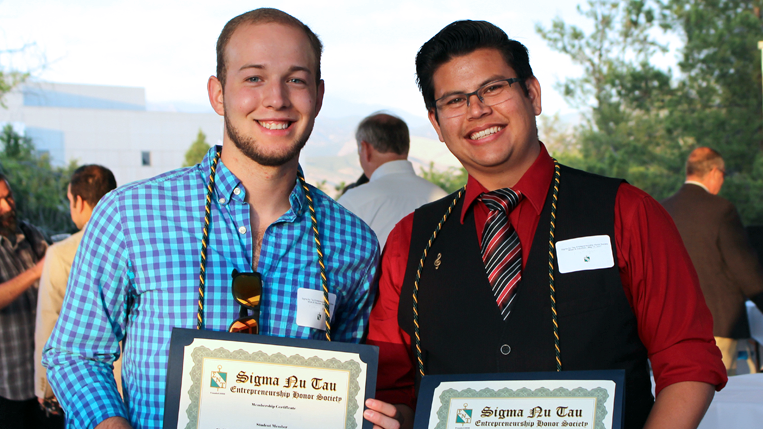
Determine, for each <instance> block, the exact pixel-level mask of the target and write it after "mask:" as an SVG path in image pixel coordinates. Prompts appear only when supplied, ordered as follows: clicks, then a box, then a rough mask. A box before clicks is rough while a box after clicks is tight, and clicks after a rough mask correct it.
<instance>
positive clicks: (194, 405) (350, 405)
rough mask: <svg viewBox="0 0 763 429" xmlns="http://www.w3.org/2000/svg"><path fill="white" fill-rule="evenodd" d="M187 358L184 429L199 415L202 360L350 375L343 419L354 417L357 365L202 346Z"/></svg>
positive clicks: (351, 422) (352, 428) (350, 422)
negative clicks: (188, 382)
mask: <svg viewBox="0 0 763 429" xmlns="http://www.w3.org/2000/svg"><path fill="white" fill-rule="evenodd" d="M191 358H192V359H193V367H192V368H191V372H190V374H189V375H190V376H191V380H192V381H193V382H192V383H191V387H189V388H188V397H189V398H190V399H191V404H190V405H189V406H188V408H186V410H185V413H186V416H188V420H189V421H188V424H187V425H186V429H194V428H196V427H197V426H198V421H197V418H198V415H199V402H200V400H201V398H200V394H201V384H202V373H201V371H202V368H203V366H204V358H216V359H228V360H236V361H245V362H260V363H273V364H281V365H289V366H301V367H310V368H324V369H336V370H340V371H348V372H349V373H350V386H349V398H347V415H348V416H354V415H355V413H356V412H357V411H358V407H360V405H359V404H358V394H359V393H360V383H358V377H360V365H358V363H357V362H354V361H351V360H348V361H346V362H341V361H340V360H339V359H336V358H331V359H328V360H323V359H321V358H319V357H317V356H313V357H311V358H307V359H306V358H304V357H303V356H301V355H299V354H294V355H291V356H288V357H287V356H286V355H284V354H283V353H280V352H278V353H275V354H272V355H269V354H267V353H265V352H262V351H257V352H254V353H249V352H247V351H245V350H241V349H238V350H236V351H230V350H227V349H224V348H222V347H220V348H217V349H215V350H210V349H209V348H207V347H206V346H199V347H196V348H194V349H193V351H192V352H191ZM346 420H347V424H346V426H345V429H356V428H357V427H358V424H357V422H356V421H355V419H346Z"/></svg>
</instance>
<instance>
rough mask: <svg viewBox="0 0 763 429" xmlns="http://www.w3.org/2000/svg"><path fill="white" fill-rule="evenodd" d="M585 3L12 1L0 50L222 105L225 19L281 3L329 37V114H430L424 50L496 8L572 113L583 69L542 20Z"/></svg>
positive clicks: (71, 77)
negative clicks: (563, 84)
mask: <svg viewBox="0 0 763 429" xmlns="http://www.w3.org/2000/svg"><path fill="white" fill-rule="evenodd" d="M575 5H576V2H574V1H569V0H567V1H564V0H536V1H533V2H527V1H521V2H520V1H506V0H504V1H500V2H499V1H485V2H464V1H449V0H441V1H416V2H414V1H410V0H409V1H395V0H392V1H385V2H365V1H358V0H354V1H345V0H326V1H316V0H312V1H303V0H292V1H289V2H278V3H275V2H270V3H267V2H241V1H224V0H217V1H210V0H206V1H197V0H185V1H182V2H181V1H163V0H152V1H147V0H131V1H123V0H97V1H91V0H68V1H61V0H55V1H54V0H2V1H0V50H12V49H17V48H19V47H21V46H23V45H25V44H34V46H32V47H31V48H29V49H27V51H26V53H25V54H24V55H8V54H4V55H0V66H2V67H5V68H8V67H14V68H19V69H27V68H31V69H32V72H33V74H34V75H35V77H36V78H37V79H40V80H46V81H52V82H60V83H82V84H95V85H116V86H136V87H143V88H145V90H146V98H147V101H148V103H149V104H150V106H153V108H155V109H160V110H162V109H171V108H175V109H178V110H181V111H200V110H202V111H209V112H211V111H212V110H211V108H209V107H208V106H209V102H208V98H207V91H206V83H207V79H208V78H209V76H210V75H212V74H214V73H215V43H216V40H217V37H218V35H219V33H220V31H221V30H222V28H223V26H224V25H225V23H226V22H227V21H228V20H229V19H231V18H233V17H234V16H236V15H238V14H240V13H243V12H246V11H248V10H250V9H254V8H257V7H278V8H280V9H281V10H284V11H285V12H288V13H290V14H292V15H294V16H295V17H297V18H298V19H300V20H302V21H303V22H304V23H306V24H307V25H308V26H309V27H310V28H311V29H312V30H313V31H314V32H315V33H317V34H318V36H319V37H320V38H321V40H322V42H323V45H324V54H323V61H322V75H323V78H324V80H325V85H326V102H325V103H324V105H325V106H326V107H325V108H324V114H326V115H331V116H335V117H342V115H346V114H347V112H357V111H358V110H359V109H360V110H369V111H373V110H378V109H379V108H388V109H394V110H395V111H404V112H407V113H410V114H413V115H416V116H420V117H421V118H424V117H425V116H426V111H425V109H424V105H423V101H422V99H421V95H420V94H419V92H418V88H417V87H416V84H415V66H414V59H415V55H416V52H417V51H418V49H419V48H420V47H421V45H422V44H423V43H424V42H426V41H427V40H428V39H429V38H431V37H432V36H434V35H435V34H436V33H437V32H438V31H439V30H440V29H442V28H443V27H444V26H446V25H447V24H449V23H451V22H453V21H455V20H459V19H484V20H487V21H490V22H492V23H494V24H496V25H497V26H499V27H501V28H502V29H504V31H506V32H507V33H508V35H509V37H511V38H514V39H516V40H519V41H520V42H522V43H524V44H525V45H526V46H527V47H528V48H529V50H530V64H531V66H532V67H533V70H534V72H535V75H536V76H537V77H538V79H539V81H540V82H541V86H542V100H543V108H544V113H547V114H548V113H550V114H553V113H555V112H560V113H561V114H566V113H570V112H572V110H571V109H570V108H569V107H568V106H567V105H566V104H565V102H564V100H563V98H562V97H561V95H560V94H559V93H558V92H557V91H556V90H554V83H555V82H558V81H559V80H561V79H564V78H565V77H567V76H575V75H579V74H580V69H579V68H578V67H576V66H574V65H573V64H572V63H571V61H570V60H569V59H568V58H567V57H565V56H563V55H561V54H558V53H556V52H553V51H552V50H551V49H550V48H548V47H547V45H546V43H545V42H544V41H543V40H542V39H541V38H540V36H538V35H537V33H536V31H535V25H536V23H540V24H541V25H544V26H550V24H551V20H552V19H553V18H554V17H555V16H561V17H563V18H564V19H565V21H568V22H573V23H574V22H582V21H581V18H580V17H579V15H578V13H577V11H576V9H575ZM42 63H44V64H46V65H45V67H44V68H43V69H39V65H40V64H42Z"/></svg>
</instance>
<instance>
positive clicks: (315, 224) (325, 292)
mask: <svg viewBox="0 0 763 429" xmlns="http://www.w3.org/2000/svg"><path fill="white" fill-rule="evenodd" d="M297 177H298V178H299V183H300V184H301V185H302V189H304V190H305V197H306V198H307V206H308V208H309V209H310V219H311V220H312V222H313V237H314V238H315V251H316V252H317V253H318V265H320V267H321V286H323V314H324V316H325V317H326V340H327V341H331V314H330V313H329V288H328V284H327V283H328V280H327V279H326V265H324V263H323V251H322V250H321V240H320V239H319V238H318V220H317V219H316V217H315V206H314V205H313V197H312V195H310V189H309V188H308V187H307V183H306V182H305V177H304V176H303V175H302V172H301V171H299V170H297Z"/></svg>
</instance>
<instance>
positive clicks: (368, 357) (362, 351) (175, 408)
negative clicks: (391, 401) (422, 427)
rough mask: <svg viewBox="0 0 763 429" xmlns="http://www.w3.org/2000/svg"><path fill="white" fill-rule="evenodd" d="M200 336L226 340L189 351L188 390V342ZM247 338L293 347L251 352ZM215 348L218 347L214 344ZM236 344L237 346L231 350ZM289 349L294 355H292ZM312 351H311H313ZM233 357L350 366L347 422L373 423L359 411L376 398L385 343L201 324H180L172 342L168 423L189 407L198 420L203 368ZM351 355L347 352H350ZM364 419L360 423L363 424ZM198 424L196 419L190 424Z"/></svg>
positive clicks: (352, 426)
mask: <svg viewBox="0 0 763 429" xmlns="http://www.w3.org/2000/svg"><path fill="white" fill-rule="evenodd" d="M197 339H202V340H204V339H206V340H217V341H223V342H225V343H226V344H223V345H221V346H220V347H218V346H217V344H215V345H202V344H198V345H196V346H194V347H193V350H191V351H190V352H191V353H190V354H189V359H192V360H193V362H192V363H190V362H189V364H190V365H189V367H190V370H189V372H188V376H189V377H190V378H191V386H190V387H189V388H188V389H187V390H186V391H185V392H183V391H182V390H183V378H184V375H185V374H184V373H183V368H184V360H185V356H186V353H185V352H186V348H187V347H188V346H191V345H192V344H193V342H194V341H195V340H197ZM244 344H249V345H248V346H247V347H246V348H249V349H252V347H251V345H252V344H254V345H257V344H267V345H270V346H275V347H282V346H283V347H288V348H289V349H288V350H285V349H282V351H280V352H275V353H265V352H264V351H262V350H259V351H255V352H248V351H245V350H243V348H244ZM211 348H214V350H212V349H211ZM231 350H233V351H231ZM318 350H320V351H321V354H324V355H325V352H329V353H330V352H332V351H335V352H341V353H349V354H351V355H353V356H352V359H354V360H346V361H344V362H342V361H341V360H340V359H337V358H334V357H318V356H315V355H316V354H318V353H316V351H318ZM287 354H288V355H289V356H287ZM311 355H312V357H307V358H306V357H305V356H311ZM206 358H216V359H230V360H240V361H249V362H262V363H271V364H283V365H292V366H302V367H312V368H319V369H329V370H339V371H349V375H350V380H349V381H350V385H349V393H348V396H349V397H348V398H347V402H348V404H347V408H346V410H347V414H346V421H347V423H346V427H345V428H344V429H372V427H373V425H372V424H371V422H369V421H367V420H365V419H363V418H362V417H360V421H358V419H357V416H356V415H355V414H357V413H358V412H360V411H362V409H363V404H364V402H365V399H366V398H373V397H374V395H375V392H376V370H377V367H378V366H379V348H378V347H376V346H370V345H366V344H353V343H340V342H334V341H332V342H329V341H319V340H307V339H296V338H281V337H268V336H264V335H244V334H232V333H228V332H216V331H206V330H195V329H182V328H174V329H173V330H172V339H171V342H170V353H169V360H168V363H167V385H166V389H165V397H164V422H163V427H164V428H165V429H178V417H180V416H181V415H182V414H181V412H183V411H185V412H186V413H188V412H189V411H191V410H192V409H193V411H191V412H192V413H193V417H192V416H191V415H189V414H186V415H187V416H188V417H189V420H191V421H196V422H198V417H197V415H198V414H197V413H198V409H199V400H200V393H201V386H202V384H201V383H202V378H203V377H202V374H201V370H202V367H203V362H204V359H206ZM344 359H347V358H344ZM360 362H362V363H363V364H365V365H366V371H365V388H364V389H365V390H363V389H361V388H360V385H361V383H360V382H359V381H358V378H359V377H360V376H361V374H362V372H363V371H362V366H361V363H360ZM184 393H185V395H186V396H185V397H186V400H190V402H191V406H189V407H187V408H186V409H185V410H181V409H180V402H181V398H182V397H183V394H184ZM358 423H360V424H358ZM188 427H192V425H188Z"/></svg>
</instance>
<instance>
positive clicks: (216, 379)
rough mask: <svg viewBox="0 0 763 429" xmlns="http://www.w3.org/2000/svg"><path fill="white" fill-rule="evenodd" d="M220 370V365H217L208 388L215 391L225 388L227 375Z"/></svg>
mask: <svg viewBox="0 0 763 429" xmlns="http://www.w3.org/2000/svg"><path fill="white" fill-rule="evenodd" d="M222 369H223V367H222V365H218V366H217V371H212V377H211V378H210V383H209V387H212V388H215V389H225V386H227V385H228V373H227V372H222Z"/></svg>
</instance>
